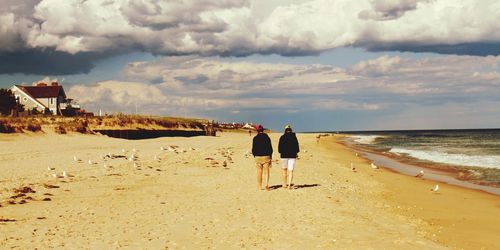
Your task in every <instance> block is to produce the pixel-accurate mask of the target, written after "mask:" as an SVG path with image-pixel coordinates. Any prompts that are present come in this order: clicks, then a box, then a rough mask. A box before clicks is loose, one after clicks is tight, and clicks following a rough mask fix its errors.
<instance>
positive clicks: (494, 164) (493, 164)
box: [389, 148, 500, 169]
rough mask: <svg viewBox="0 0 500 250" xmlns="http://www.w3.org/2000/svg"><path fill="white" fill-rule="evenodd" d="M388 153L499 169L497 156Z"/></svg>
mask: <svg viewBox="0 0 500 250" xmlns="http://www.w3.org/2000/svg"><path fill="white" fill-rule="evenodd" d="M389 152H391V153H396V154H406V155H408V156H410V157H413V158H417V159H420V160H426V161H432V162H436V163H445V164H451V165H457V166H470V167H483V168H498V169H500V156H499V155H465V154H450V153H445V152H438V151H423V150H412V149H404V148H392V149H391V150H390V151H389Z"/></svg>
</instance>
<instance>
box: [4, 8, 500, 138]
mask: <svg viewBox="0 0 500 250" xmlns="http://www.w3.org/2000/svg"><path fill="white" fill-rule="evenodd" d="M498 20H500V1H498V0H481V1H478V0H356V1H353V0H266V1H264V0H219V1H216V0H169V1H166V0H165V1H162V0H0V87H3V88H6V87H10V86H11V85H12V84H21V83H23V84H27V85H31V84H32V83H33V82H35V81H39V80H42V79H46V80H54V79H57V80H58V81H59V82H60V83H62V84H63V85H64V87H65V89H66V92H67V94H68V96H70V97H72V98H74V99H76V100H77V101H78V102H79V103H80V104H81V105H82V106H83V107H84V108H86V109H87V110H90V111H98V110H99V109H101V110H103V111H105V112H108V113H112V112H125V113H135V112H136V107H137V110H138V112H139V113H141V114H150V115H167V116H189V117H202V118H212V119H215V120H218V121H240V122H244V121H253V122H259V123H263V124H264V126H266V127H269V128H272V129H275V130H281V129H282V127H283V125H284V124H286V123H290V124H292V126H293V127H295V129H296V130H298V131H325V130H330V131H331V130H379V129H432V128H490V127H500V108H499V107H500V32H498V31H499V30H500V22H499V21H498Z"/></svg>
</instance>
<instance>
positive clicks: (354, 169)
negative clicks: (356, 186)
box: [351, 162, 356, 172]
mask: <svg viewBox="0 0 500 250" xmlns="http://www.w3.org/2000/svg"><path fill="white" fill-rule="evenodd" d="M351 170H352V172H356V168H355V167H354V164H353V163H352V162H351Z"/></svg>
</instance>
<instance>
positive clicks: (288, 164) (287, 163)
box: [281, 158, 297, 171]
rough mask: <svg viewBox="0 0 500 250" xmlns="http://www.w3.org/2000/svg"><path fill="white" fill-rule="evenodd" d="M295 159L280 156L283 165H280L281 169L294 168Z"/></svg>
mask: <svg viewBox="0 0 500 250" xmlns="http://www.w3.org/2000/svg"><path fill="white" fill-rule="evenodd" d="M296 160H297V159H295V158H282V159H281V162H282V164H283V165H281V168H282V169H288V171H293V169H294V168H295V161H296Z"/></svg>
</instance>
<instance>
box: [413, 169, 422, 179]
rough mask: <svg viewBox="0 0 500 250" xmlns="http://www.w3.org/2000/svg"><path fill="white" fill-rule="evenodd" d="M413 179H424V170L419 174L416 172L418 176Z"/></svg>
mask: <svg viewBox="0 0 500 250" xmlns="http://www.w3.org/2000/svg"><path fill="white" fill-rule="evenodd" d="M415 177H417V178H422V177H424V170H420V172H418V174H417V175H415Z"/></svg>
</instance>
